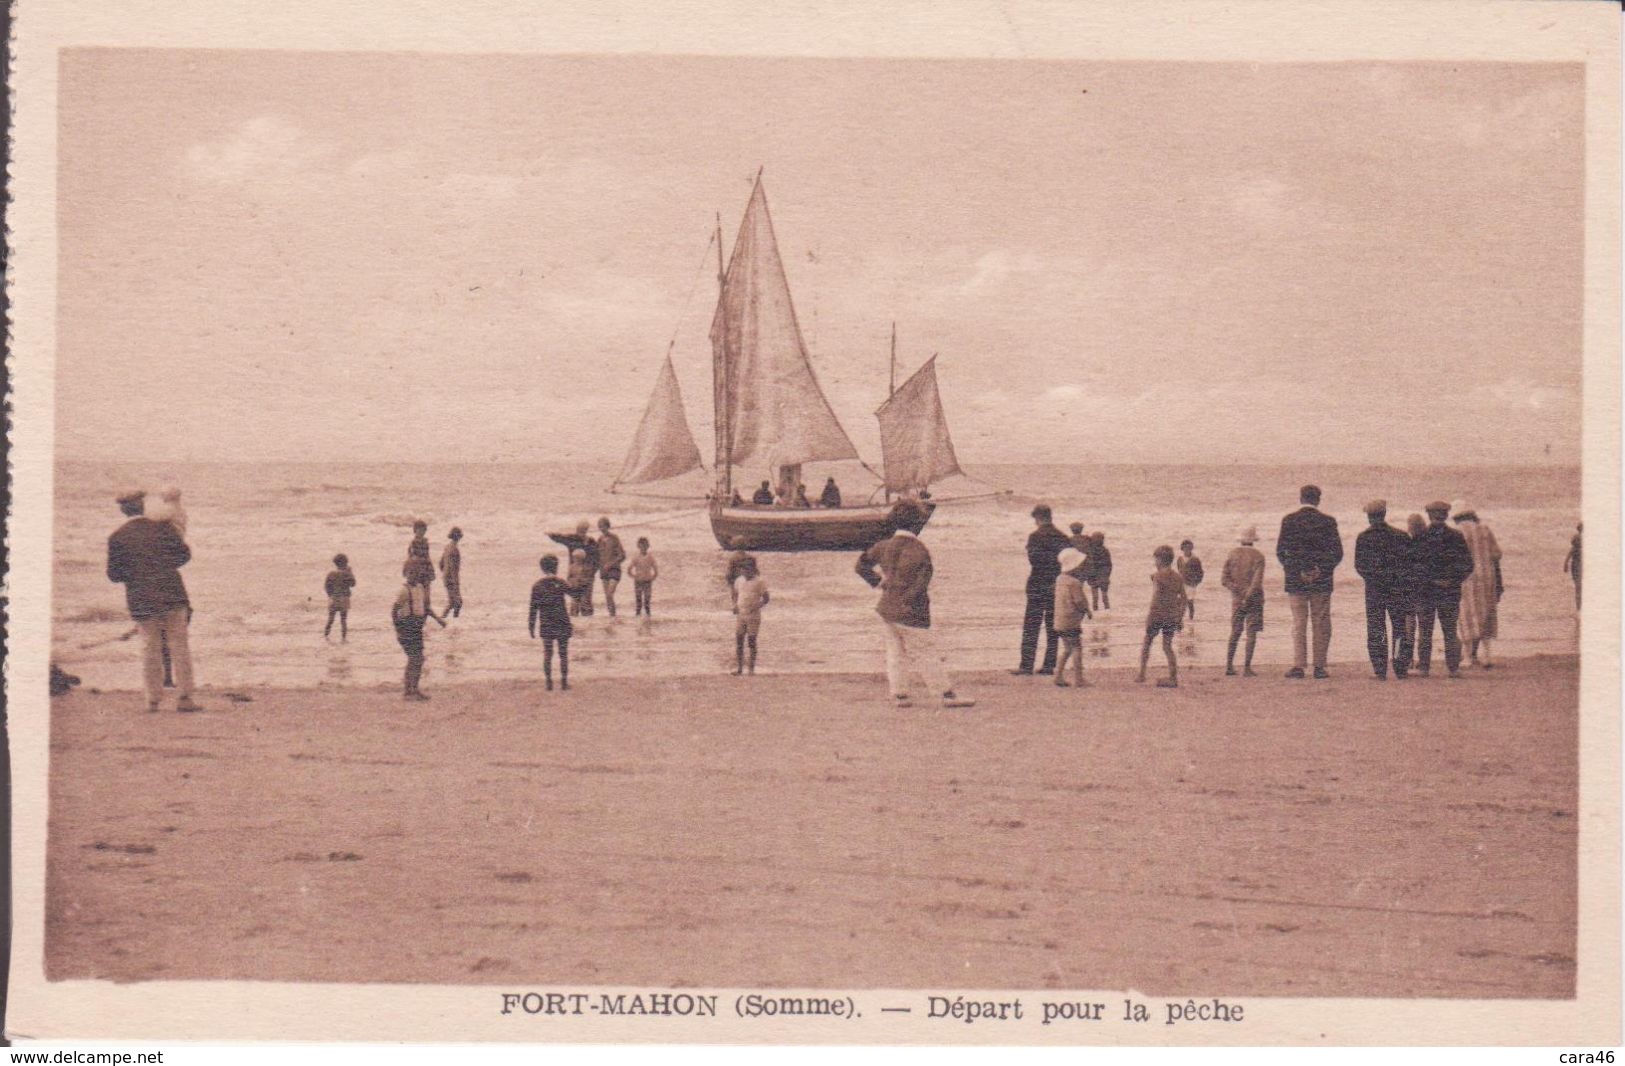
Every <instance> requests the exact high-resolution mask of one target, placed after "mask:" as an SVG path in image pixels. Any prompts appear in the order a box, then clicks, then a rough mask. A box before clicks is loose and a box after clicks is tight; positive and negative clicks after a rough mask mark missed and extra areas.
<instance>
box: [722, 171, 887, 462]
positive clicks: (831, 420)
mask: <svg viewBox="0 0 1625 1066" xmlns="http://www.w3.org/2000/svg"><path fill="white" fill-rule="evenodd" d="M711 345H712V350H713V355H714V357H715V358H714V366H713V369H714V373H715V400H716V424H717V466H718V467H719V468H721V467H723V466H725V465H726V464H728V463H730V462H731V463H732V464H733V465H743V464H745V463H754V464H756V465H758V466H760V467H763V468H766V469H776V468H777V467H780V466H793V465H795V464H797V463H806V462H813V461H815V460H820V459H856V458H857V457H858V450H857V449H856V448H855V447H853V446H852V441H851V439H850V438H848V437H847V435H846V430H844V429H842V428H841V423H840V422H839V421H837V420H836V418H835V412H834V410H832V409H831V408H830V405H829V400H828V399H827V398H826V397H825V396H824V390H823V389H821V388H820V387H819V385H818V379H817V378H816V377H815V376H814V375H813V369H812V364H811V363H810V362H809V361H808V359H807V346H806V344H805V343H804V342H803V341H802V339H801V327H800V326H799V325H798V324H797V323H796V312H795V308H794V306H792V304H791V302H790V285H789V282H788V281H787V280H786V279H785V276H784V264H783V262H782V261H780V259H779V248H778V242H777V241H776V240H775V239H774V236H773V222H772V220H771V218H769V216H768V211H767V196H766V194H765V193H764V192H763V191H762V182H761V179H760V178H758V179H757V181H756V187H755V188H754V189H753V190H752V191H751V196H750V204H749V205H748V206H747V207H746V208H745V218H744V221H743V222H741V223H740V224H739V236H738V237H737V238H736V239H735V241H734V249H733V256H732V257H731V258H730V259H729V261H728V271H727V274H726V275H725V276H724V279H723V283H722V294H721V297H720V298H719V299H718V301H717V312H716V316H715V318H713V319H712V322H711Z"/></svg>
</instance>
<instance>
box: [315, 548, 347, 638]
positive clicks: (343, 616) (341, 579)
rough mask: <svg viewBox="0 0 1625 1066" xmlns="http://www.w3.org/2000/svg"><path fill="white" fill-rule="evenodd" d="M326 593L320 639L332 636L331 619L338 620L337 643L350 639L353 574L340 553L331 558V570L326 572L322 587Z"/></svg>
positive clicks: (345, 556) (345, 558) (345, 557)
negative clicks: (324, 614)
mask: <svg viewBox="0 0 1625 1066" xmlns="http://www.w3.org/2000/svg"><path fill="white" fill-rule="evenodd" d="M324 588H325V589H326V591H327V628H326V629H324V630H322V639H323V640H327V639H329V638H331V637H332V635H333V619H334V618H337V619H338V620H339V642H340V643H341V644H342V643H343V642H345V641H347V640H349V639H350V590H352V589H354V588H355V573H354V571H352V570H351V569H350V557H349V556H347V555H345V554H344V553H343V552H340V553H339V554H338V555H335V556H333V569H332V570H330V571H328V574H327V581H326V583H325V585H324Z"/></svg>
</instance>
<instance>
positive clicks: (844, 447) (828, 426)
mask: <svg viewBox="0 0 1625 1066" xmlns="http://www.w3.org/2000/svg"><path fill="white" fill-rule="evenodd" d="M716 242H717V271H718V284H719V286H720V289H721V291H720V294H719V296H718V299H717V309H716V314H715V315H714V317H713V318H712V321H711V349H712V386H713V395H712V402H713V405H714V408H715V412H716V417H715V425H716V440H715V454H716V467H715V469H716V475H717V482H716V488H715V490H714V492H713V493H712V494H711V497H710V507H709V510H710V518H711V530H712V532H713V533H714V534H715V535H716V538H717V543H718V544H720V545H722V546H723V547H724V548H735V549H745V550H750V551H861V550H863V549H865V548H868V547H869V546H870V545H872V544H874V543H875V542H876V541H879V540H882V539H884V538H886V537H888V536H890V535H891V534H892V532H893V531H894V530H896V529H898V528H906V529H908V530H909V531H910V532H913V533H918V532H919V531H920V530H921V529H923V528H924V526H925V523H926V522H927V521H929V520H930V517H931V514H932V513H933V512H934V511H935V509H936V505H935V504H933V503H931V502H930V501H929V500H928V499H925V498H924V497H925V496H926V495H928V494H927V493H926V492H925V489H926V487H927V486H928V485H929V484H930V483H931V482H933V481H936V480H939V479H941V478H944V477H947V476H949V475H951V474H956V473H959V472H960V470H959V462H958V459H957V457H956V456H955V455H954V448H953V441H952V439H951V438H950V437H949V435H948V426H947V422H946V420H945V418H944V415H943V410H942V398H941V396H940V395H939V394H938V392H937V377H936V365H935V364H936V357H935V356H933V357H932V358H931V360H929V361H928V362H927V363H926V364H925V365H924V366H922V367H921V368H920V369H919V370H918V371H916V372H915V373H914V374H913V376H911V377H910V378H909V379H908V381H906V382H905V383H904V384H903V386H902V388H899V389H895V390H893V392H892V393H891V395H890V396H889V397H888V398H887V400H886V402H885V403H884V404H882V405H881V406H880V409H879V410H877V411H876V412H875V414H876V417H877V418H878V419H879V420H880V436H881V450H882V457H883V467H884V478H883V479H884V481H885V488H886V492H887V497H888V499H887V501H886V502H884V503H880V504H875V503H865V504H862V505H858V506H852V507H846V506H843V507H830V508H822V507H820V508H811V509H809V508H792V507H782V506H774V505H770V504H763V505H752V504H740V505H736V504H734V503H733V502H732V501H733V500H734V499H735V498H736V494H735V492H734V471H735V468H736V467H751V466H755V467H757V468H759V469H761V470H763V471H764V472H766V473H767V474H768V475H769V476H768V477H764V478H763V480H764V481H768V482H770V483H773V482H775V478H774V477H773V476H772V475H774V474H776V483H777V485H778V486H779V490H780V495H781V498H789V497H790V496H791V495H793V493H794V492H795V490H796V488H797V486H798V485H799V484H800V478H801V467H802V465H803V464H805V463H810V462H823V461H832V460H841V459H858V450H857V448H855V447H854V446H853V444H852V440H851V438H850V437H848V436H847V434H846V430H845V429H843V428H842V426H841V423H840V420H839V419H837V418H836V417H835V412H834V410H833V409H832V408H831V407H830V405H829V400H828V398H827V397H825V395H824V390H823V389H822V388H821V387H820V386H819V384H818V379H817V377H816V375H815V374H814V373H813V368H812V363H811V361H810V359H809V358H808V355H807V346H806V343H805V342H804V341H803V340H802V337H801V327H800V325H799V324H798V323H797V321H796V313H795V307H794V305H793V304H792V303H791V300H790V286H789V283H788V281H787V280H786V278H785V274H784V264H783V262H782V261H781V260H780V258H779V249H778V242H777V240H776V239H775V237H774V234H773V223H772V219H771V217H770V216H769V214H768V209H767V195H766V193H765V192H764V191H763V189H762V179H761V174H760V173H758V174H757V176H756V184H755V186H754V187H753V188H752V190H751V196H750V201H749V203H748V204H747V205H746V207H745V217H744V220H743V221H742V222H741V223H740V225H739V234H738V236H737V237H736V238H735V240H734V248H733V254H732V256H731V257H730V258H729V260H728V263H727V265H726V266H724V265H723V262H722V226H721V222H720V220H719V221H718V224H717V233H716ZM895 349H896V341H895V336H894V338H893V359H894V361H895V358H896V353H895ZM860 461H861V460H860ZM701 466H702V462H701V459H700V453H699V448H698V446H697V445H696V444H695V443H694V435H693V433H692V432H691V431H690V430H689V427H688V421H687V418H686V417H685V414H684V410H683V403H682V397H681V395H680V394H679V392H678V388H677V376H676V373H675V372H674V370H673V368H672V363H671V356H670V354H669V353H668V354H667V357H666V363H665V365H664V366H662V368H661V371H660V376H659V378H658V379H657V380H656V383H655V391H654V395H653V396H652V397H651V398H650V400H649V405H648V407H647V408H646V409H645V410H644V414H643V419H642V421H641V423H640V424H639V426H638V432H637V436H636V438H635V439H634V441H633V444H632V449H631V452H630V453H629V454H628V456H627V460H626V464H625V465H624V467H623V468H622V471H621V476H620V477H619V478H617V479H616V483H617V484H640V483H645V482H649V481H657V480H665V479H668V478H673V477H677V476H680V475H682V474H686V473H688V472H690V471H692V470H695V469H699V468H701ZM893 493H896V494H900V495H901V496H902V497H904V498H905V499H907V500H909V501H911V502H913V503H915V504H916V506H915V507H911V508H907V509H906V510H903V511H899V506H900V504H901V502H902V501H901V500H899V501H892V500H890V496H891V495H892V494H893Z"/></svg>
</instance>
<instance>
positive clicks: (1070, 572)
mask: <svg viewBox="0 0 1625 1066" xmlns="http://www.w3.org/2000/svg"><path fill="white" fill-rule="evenodd" d="M1059 562H1060V566H1061V576H1060V577H1058V578H1056V579H1055V635H1056V636H1058V637H1060V638H1061V660H1060V662H1058V663H1056V664H1055V685H1056V687H1057V688H1070V687H1074V686H1075V687H1077V688H1083V687H1084V682H1083V620H1084V619H1085V618H1091V617H1093V615H1091V614H1090V613H1089V594H1088V593H1087V592H1085V591H1084V589H1083V574H1084V569H1085V568H1086V567H1087V566H1088V563H1089V560H1088V558H1087V557H1086V556H1085V555H1084V554H1083V553H1082V552H1081V551H1078V550H1077V549H1075V548H1068V549H1067V550H1066V551H1063V552H1062V553H1061V558H1060V560H1059ZM1069 660H1070V661H1071V663H1072V681H1071V683H1070V684H1069V683H1068V682H1067V680H1066V664H1067V662H1068V661H1069Z"/></svg>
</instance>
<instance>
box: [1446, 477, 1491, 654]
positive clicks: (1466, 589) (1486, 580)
mask: <svg viewBox="0 0 1625 1066" xmlns="http://www.w3.org/2000/svg"><path fill="white" fill-rule="evenodd" d="M1450 511H1451V514H1452V515H1453V516H1454V518H1455V520H1456V527H1457V528H1458V529H1460V530H1461V535H1462V536H1463V537H1465V538H1467V550H1468V551H1470V552H1472V554H1473V573H1472V576H1471V577H1469V578H1468V579H1467V580H1466V582H1465V583H1463V584H1462V586H1461V639H1462V641H1463V642H1464V643H1466V644H1467V646H1468V647H1469V649H1470V650H1471V655H1470V658H1471V662H1472V664H1473V665H1474V666H1482V667H1484V668H1485V669H1486V670H1487V669H1489V668H1490V667H1491V666H1492V665H1493V664H1492V663H1491V662H1490V641H1491V640H1494V639H1495V638H1496V637H1497V636H1499V635H1500V634H1499V632H1498V629H1499V626H1498V619H1497V618H1496V609H1495V608H1496V604H1497V603H1498V602H1499V601H1500V599H1501V547H1500V545H1498V544H1496V543H1495V534H1494V533H1493V532H1492V531H1491V530H1490V527H1489V526H1487V525H1485V524H1484V523H1482V522H1480V521H1479V520H1478V515H1477V514H1476V513H1475V512H1474V511H1473V509H1472V507H1470V506H1468V505H1467V504H1465V503H1457V504H1456V505H1455V506H1454V507H1452V508H1451V509H1450Z"/></svg>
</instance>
